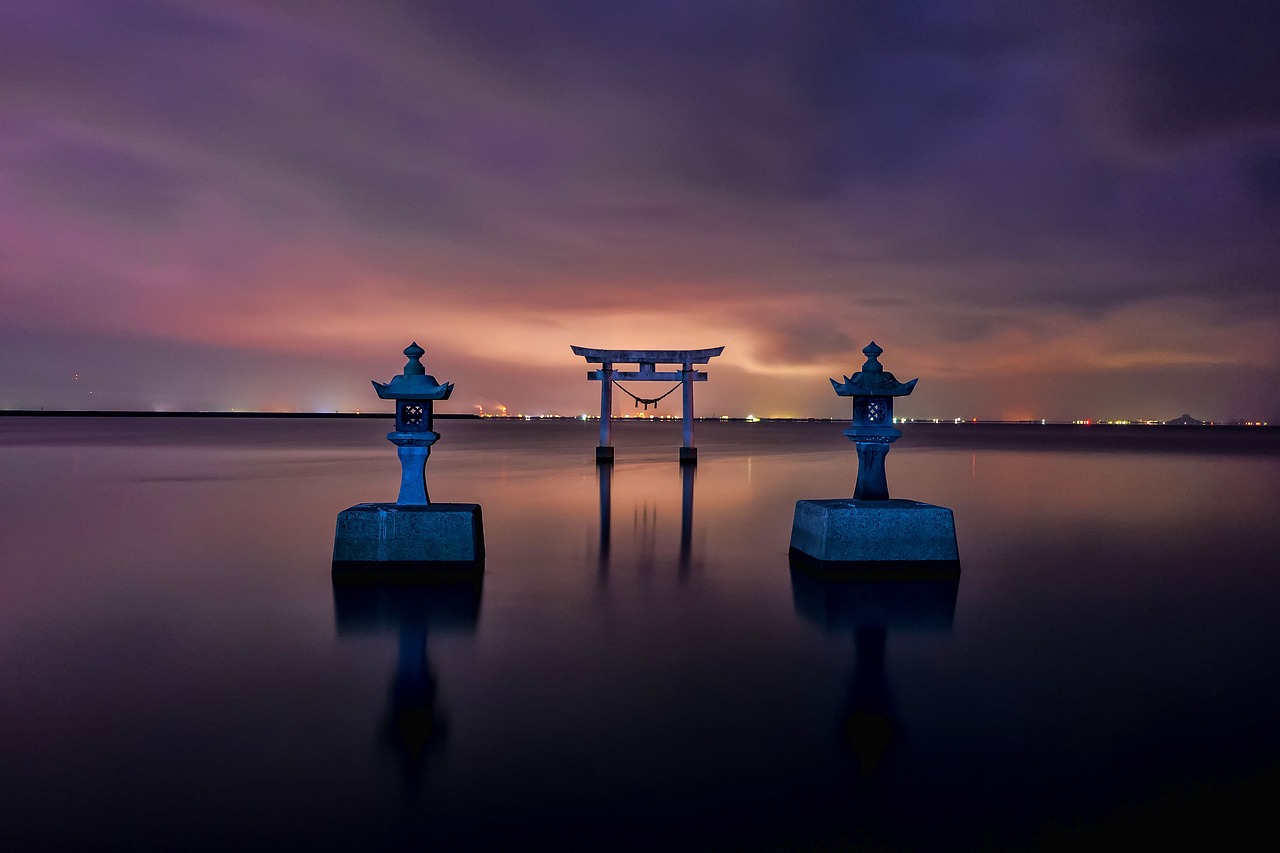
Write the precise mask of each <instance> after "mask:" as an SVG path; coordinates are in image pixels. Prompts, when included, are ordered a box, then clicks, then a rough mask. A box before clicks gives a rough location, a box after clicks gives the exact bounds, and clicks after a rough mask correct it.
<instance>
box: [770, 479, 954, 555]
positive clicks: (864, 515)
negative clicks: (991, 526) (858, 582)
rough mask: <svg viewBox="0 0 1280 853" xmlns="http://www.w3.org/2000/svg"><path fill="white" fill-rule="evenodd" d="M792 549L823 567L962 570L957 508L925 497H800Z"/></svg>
mask: <svg viewBox="0 0 1280 853" xmlns="http://www.w3.org/2000/svg"><path fill="white" fill-rule="evenodd" d="M791 554H792V557H793V558H794V557H799V558H800V563H801V564H807V567H809V568H817V569H833V570H842V569H843V570H856V569H859V568H867V569H880V570H882V571H885V570H887V571H889V572H891V573H892V572H894V571H895V570H897V569H902V570H907V571H910V570H914V569H925V570H929V569H934V570H938V571H940V572H941V573H943V574H947V573H953V574H959V572H960V554H959V551H958V549H957V548H956V524H955V518H954V517H953V516H952V514H951V510H949V509H947V508H946V507H943V506H933V505H932V504H926V503H920V502H919V501H908V500H899V499H890V500H885V501H864V500H857V499H855V498H840V499H836V500H819V501H796V513H795V520H794V521H793V522H792V525H791Z"/></svg>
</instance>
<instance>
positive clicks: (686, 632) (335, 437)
mask: <svg viewBox="0 0 1280 853" xmlns="http://www.w3.org/2000/svg"><path fill="white" fill-rule="evenodd" d="M840 428H841V427H840V425H838V424H737V423H734V424H707V425H700V427H699V443H700V444H701V446H702V461H701V464H700V465H699V466H698V468H697V471H696V475H694V476H693V477H692V478H684V479H682V476H681V471H680V469H679V467H678V466H677V465H676V464H675V462H674V455H675V450H674V448H675V446H676V444H678V442H679V432H678V430H679V427H678V425H674V424H623V425H621V426H620V427H619V428H618V429H617V435H616V439H615V441H616V444H617V447H618V461H617V463H616V464H615V465H614V468H613V473H612V476H611V477H604V478H602V477H601V476H600V475H599V473H598V472H597V469H596V467H595V465H594V464H593V462H592V461H591V459H592V451H593V448H594V444H595V431H594V429H592V426H591V425H590V424H578V423H571V422H570V423H564V422H557V423H547V422H544V423H538V422H532V423H498V422H476V421H457V422H444V423H442V424H441V425H440V431H441V432H442V434H443V436H444V437H443V438H442V439H441V441H440V443H439V444H437V445H436V454H435V455H434V457H433V459H432V462H431V465H430V466H429V469H428V472H429V473H428V478H429V483H430V485H431V490H432V495H433V497H435V498H436V499H437V500H455V501H475V502H478V503H481V504H482V505H483V506H484V521H485V529H486V534H487V545H488V554H489V559H488V565H487V571H486V573H485V576H484V579H483V583H481V584H476V585H462V586H458V587H453V588H447V589H434V590H430V591H427V592H415V591H404V590H401V591H399V592H391V593H389V592H386V591H383V590H378V589H356V590H341V589H339V590H335V589H334V588H333V586H332V584H331V583H330V577H329V558H330V549H331V547H332V537H333V526H334V518H335V515H336V513H337V512H338V511H339V510H341V509H343V508H344V507H346V506H348V505H350V504H353V503H356V502H358V501H363V500H387V499H391V498H393V497H394V494H395V489H396V485H397V483H398V469H397V465H396V462H395V456H394V450H393V448H392V447H391V446H390V445H389V444H388V443H387V442H386V441H385V440H383V438H382V435H383V433H384V432H385V429H386V425H385V424H383V423H378V422H374V423H369V422H357V421H320V422H301V421H281V422H263V421H244V422H241V421H182V420H177V419H175V420H172V421H170V420H154V419H146V420H132V421H124V420H120V421H116V420H109V419H100V418H99V419H85V420H83V421H81V420H70V419H58V420H57V422H56V423H55V422H51V421H50V420H49V419H2V420H0V759H2V760H0V847H2V848H3V849H22V850H26V849H95V850H100V849H119V848H134V849H219V850H227V849H255V848H256V849H264V848H265V849H310V850H316V849H335V850H338V849H340V850H352V849H386V848H395V849H399V848H406V849H409V848H411V849H465V850H481V849H507V850H524V849H541V848H546V849H717V850H718V849H747V850H756V849H871V850H876V849H912V850H937V849H961V850H963V849H1048V848H1055V847H1061V848H1064V849H1080V848H1081V847H1084V846H1086V845H1094V844H1097V843H1099V842H1101V841H1103V840H1112V839H1121V840H1124V841H1128V842H1138V841H1141V842H1144V843H1148V844H1149V843H1151V842H1152V841H1157V842H1159V841H1169V840H1172V839H1178V840H1183V841H1188V842H1190V843H1195V842H1197V841H1198V842H1209V841H1212V842H1213V843H1214V844H1215V845H1217V846H1224V845H1231V844H1232V843H1233V842H1236V843H1239V842H1242V841H1243V840H1244V839H1245V838H1248V837H1249V835H1250V834H1251V833H1252V832H1254V831H1259V830H1261V831H1268V830H1269V829H1270V811H1271V809H1270V802H1271V801H1272V800H1273V799H1274V796H1275V795H1276V794H1277V793H1280V723H1278V722H1277V720H1280V679H1278V678H1277V677H1276V674H1275V673H1276V664H1275V656H1276V650H1277V648H1280V572H1277V569H1276V563H1277V554H1280V525H1277V523H1276V522H1275V517H1276V510H1277V507H1278V506H1280V452H1278V446H1277V445H1278V443H1277V441H1276V440H1275V439H1274V438H1272V437H1270V436H1271V433H1270V432H1267V431H1258V432H1255V433H1247V434H1240V433H1238V432H1237V433H1233V434H1232V435H1233V438H1232V440H1231V441H1230V442H1229V443H1228V444H1229V445H1230V446H1227V445H1224V443H1223V441H1222V440H1221V439H1222V437H1223V436H1224V435H1226V433H1221V432H1215V431H1203V430H1194V431H1192V432H1186V433H1178V434H1176V435H1175V434H1171V433H1167V432H1162V431H1155V432H1150V433H1148V434H1147V436H1148V437H1143V436H1141V435H1140V436H1139V438H1138V439H1131V438H1121V439H1113V440H1095V439H1082V438H1081V436H1080V433H1079V432H1078V431H1076V432H1065V433H1061V434H1058V433H1053V432H1047V431H1046V432H1040V433H1036V432H1035V430H1036V429H1037V428H1036V427H1026V428H1017V429H1015V430H1010V429H1009V428H994V429H989V430H982V429H980V428H969V427H965V428H964V430H965V431H964V432H958V431H955V430H956V428H954V427H946V426H943V427H933V428H929V427H918V426H911V427H907V435H906V437H904V438H903V439H902V441H901V442H899V444H898V445H897V447H896V448H895V450H894V451H893V453H892V454H891V455H890V457H889V476H890V485H891V488H892V490H893V492H894V494H895V495H896V496H901V497H909V498H914V499H917V500H924V501H930V502H933V503H939V504H944V505H946V506H950V507H952V508H953V509H954V510H955V516H956V523H957V528H958V532H959V544H960V553H961V560H962V564H963V574H962V576H961V578H960V581H959V583H958V584H912V585H885V584H879V585H861V586H857V585H855V586H849V585H841V586H831V585H824V584H821V583H819V582H816V581H814V580H812V579H810V578H808V577H807V576H803V575H795V574H793V573H792V572H791V570H790V568H789V566H788V563H787V556H786V553H787V541H788V535H789V530H790V523H791V511H792V507H793V506H794V502H795V500H797V499H798V498H820V497H838V496H842V495H846V494H849V493H850V492H851V490H852V486H853V473H854V472H853V453H852V451H851V448H850V445H849V444H848V442H847V441H845V439H843V438H842V437H841V436H840ZM1111 435H1112V436H1118V435H1122V436H1132V435H1134V434H1133V433H1123V434H1120V433H1112V434H1111ZM1161 436H1163V438H1162V437H1161ZM602 522H606V523H602Z"/></svg>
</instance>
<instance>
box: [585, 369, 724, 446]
mask: <svg viewBox="0 0 1280 853" xmlns="http://www.w3.org/2000/svg"><path fill="white" fill-rule="evenodd" d="M570 348H571V349H572V350H573V352H574V354H575V355H580V356H582V357H583V358H585V359H586V360H587V363H588V364H599V365H600V369H599V370H588V371H587V379H588V380H592V381H597V382H599V383H600V445H599V446H598V447H597V448H596V461H597V462H612V461H613V444H612V430H611V425H612V423H611V422H612V420H613V383H614V382H616V381H619V380H621V381H623V382H679V383H680V384H681V385H682V386H683V391H684V395H683V396H684V443H683V444H682V445H681V447H680V461H681V462H696V461H698V448H697V447H695V446H694V443H693V383H694V382H705V381H706V380H707V374H706V373H703V372H702V371H700V370H697V369H696V368H695V367H694V365H695V364H706V363H708V362H709V361H711V359H713V358H715V357H716V356H718V355H720V353H722V352H724V347H711V348H709V349H696V350H611V349H594V348H592V347H580V346H573V345H570ZM616 364H623V365H632V364H634V365H636V367H637V369H635V370H617V369H615V368H614V365H616ZM660 365H664V366H665V365H671V366H676V365H679V368H680V369H679V370H659V369H658V367H659V366H660ZM673 390H674V389H673Z"/></svg>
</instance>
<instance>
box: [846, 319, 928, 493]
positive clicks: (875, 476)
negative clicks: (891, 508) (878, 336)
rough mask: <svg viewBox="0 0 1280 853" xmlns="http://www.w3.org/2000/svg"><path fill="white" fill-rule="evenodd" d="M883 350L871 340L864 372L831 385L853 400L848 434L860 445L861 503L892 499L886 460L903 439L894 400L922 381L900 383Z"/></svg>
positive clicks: (856, 489) (904, 395)
mask: <svg viewBox="0 0 1280 853" xmlns="http://www.w3.org/2000/svg"><path fill="white" fill-rule="evenodd" d="M883 353H884V350H882V349H880V347H878V346H876V342H875V341H872V342H871V343H870V344H868V345H867V346H865V347H863V349H862V354H863V355H865V356H866V357H867V361H866V363H865V364H863V365H862V370H860V371H859V372H857V373H855V374H853V376H852V377H849V376H846V377H844V382H843V383H839V382H836V381H835V380H834V379H832V380H831V385H832V387H834V388H835V389H836V393H837V394H839V395H840V396H841V397H852V398H853V423H852V425H851V428H850V429H847V430H845V433H844V434H845V435H847V436H848V437H849V440H850V441H852V442H854V443H855V444H856V446H857V452H858V483H857V485H856V486H855V487H854V490H853V496H854V497H855V498H858V499H860V500H868V501H884V500H888V499H889V484H888V481H887V480H886V479H885V470H884V458H885V457H886V456H888V455H889V446H890V445H891V444H893V443H894V442H895V441H897V440H898V439H899V438H901V437H902V433H901V432H900V431H899V430H897V429H894V426H893V398H894V397H906V396H907V395H908V394H910V393H911V392H912V391H914V390H915V387H916V383H917V382H919V381H920V380H919V379H912V380H911V381H910V382H899V381H898V380H897V379H895V378H894V376H893V374H892V373H890V372H889V371H887V370H885V369H884V367H883V365H881V364H880V356H881V354H883Z"/></svg>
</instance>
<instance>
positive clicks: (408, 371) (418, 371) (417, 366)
mask: <svg viewBox="0 0 1280 853" xmlns="http://www.w3.org/2000/svg"><path fill="white" fill-rule="evenodd" d="M404 354H405V355H407V356H409V362H408V363H407V364H405V366H404V375H405V376H425V375H426V372H427V369H426V368H425V367H423V366H422V357H423V356H424V355H426V354H427V351H426V350H424V349H423V348H422V347H420V346H418V342H417V341H414V342H413V343H411V344H409V345H408V346H407V347H405V348H404Z"/></svg>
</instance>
